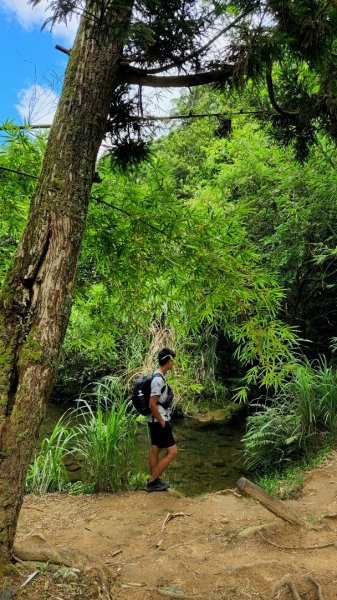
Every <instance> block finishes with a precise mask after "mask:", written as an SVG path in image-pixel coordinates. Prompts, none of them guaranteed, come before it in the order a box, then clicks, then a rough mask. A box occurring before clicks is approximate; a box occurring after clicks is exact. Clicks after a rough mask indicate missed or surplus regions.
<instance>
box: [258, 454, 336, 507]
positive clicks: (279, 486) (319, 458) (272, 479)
mask: <svg viewBox="0 0 337 600" xmlns="http://www.w3.org/2000/svg"><path fill="white" fill-rule="evenodd" d="M331 450H332V448H331V446H329V445H327V446H325V447H324V448H322V449H321V450H320V451H318V453H317V454H315V455H314V456H310V457H308V458H304V459H302V460H300V461H296V462H295V463H294V464H292V465H291V466H288V467H286V468H285V469H283V470H282V471H278V472H277V471H275V472H274V473H270V474H267V475H263V476H262V477H260V478H259V480H258V484H259V486H261V487H262V489H264V490H265V491H266V492H267V493H268V494H270V495H271V496H277V497H278V498H280V499H281V500H288V499H289V498H297V497H298V496H299V495H300V493H301V491H302V489H303V486H304V482H305V478H304V473H305V472H306V471H310V470H311V469H314V468H317V467H319V466H321V465H323V464H326V463H327V461H328V459H329V455H330V454H331Z"/></svg>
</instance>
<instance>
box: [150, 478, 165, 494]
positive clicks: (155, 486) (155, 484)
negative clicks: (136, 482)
mask: <svg viewBox="0 0 337 600" xmlns="http://www.w3.org/2000/svg"><path fill="white" fill-rule="evenodd" d="M168 487H169V486H168V485H167V483H164V482H163V481H161V480H160V479H154V480H153V481H150V480H149V479H148V480H147V486H146V488H145V490H146V491H147V492H164V491H165V490H167V489H168Z"/></svg>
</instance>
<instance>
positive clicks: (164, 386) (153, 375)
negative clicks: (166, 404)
mask: <svg viewBox="0 0 337 600" xmlns="http://www.w3.org/2000/svg"><path fill="white" fill-rule="evenodd" d="M157 375H159V377H161V378H162V380H163V382H164V385H163V387H162V388H161V390H160V395H162V393H163V391H164V390H165V388H166V386H167V383H166V379H165V377H164V375H163V374H162V373H161V372H160V371H155V372H154V373H152V379H153V378H154V377H157ZM161 406H162V405H161Z"/></svg>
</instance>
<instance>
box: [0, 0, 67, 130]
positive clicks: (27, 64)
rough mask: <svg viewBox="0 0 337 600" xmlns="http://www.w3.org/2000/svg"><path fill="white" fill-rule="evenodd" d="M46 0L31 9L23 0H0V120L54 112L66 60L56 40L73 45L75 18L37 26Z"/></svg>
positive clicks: (45, 119) (41, 118)
mask: <svg viewBox="0 0 337 600" xmlns="http://www.w3.org/2000/svg"><path fill="white" fill-rule="evenodd" d="M46 6H47V0H43V1H42V2H41V5H38V7H36V8H34V9H32V7H31V6H30V5H28V3H27V2H26V0H0V56H1V76H2V83H1V92H0V123H3V122H4V121H5V120H6V119H10V120H13V121H14V122H16V123H22V122H23V121H24V120H29V121H30V122H36V123H50V122H51V120H52V118H53V114H54V111H55V108H56V104H57V98H58V94H59V93H60V89H61V85H62V78H63V74H64V70H65V67H66V64H67V56H66V55H65V54H62V53H61V52H59V51H58V50H56V49H55V44H61V45H63V46H65V47H68V48H69V47H71V45H72V41H73V39H74V36H75V32H76V26H77V24H76V23H75V22H73V23H70V26H69V27H68V28H66V27H65V25H64V24H61V25H58V26H57V27H56V28H55V31H54V32H53V33H50V32H49V31H43V32H41V25H42V23H43V21H44V19H45V18H46V12H45V10H46Z"/></svg>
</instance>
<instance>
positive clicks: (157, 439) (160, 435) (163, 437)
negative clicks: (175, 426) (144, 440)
mask: <svg viewBox="0 0 337 600" xmlns="http://www.w3.org/2000/svg"><path fill="white" fill-rule="evenodd" d="M148 425H149V429H150V436H151V444H152V446H157V448H170V447H171V446H174V445H175V443H176V442H175V439H174V437H173V434H172V427H171V425H170V423H169V422H168V421H166V422H165V427H163V426H162V425H161V424H160V423H149V424H148Z"/></svg>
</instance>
